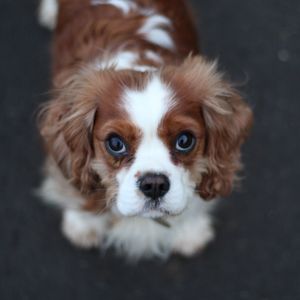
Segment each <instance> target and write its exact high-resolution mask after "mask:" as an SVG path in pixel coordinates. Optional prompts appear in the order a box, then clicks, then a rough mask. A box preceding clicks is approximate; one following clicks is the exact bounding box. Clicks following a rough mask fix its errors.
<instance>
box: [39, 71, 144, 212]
mask: <svg viewBox="0 0 300 300" xmlns="http://www.w3.org/2000/svg"><path fill="white" fill-rule="evenodd" d="M148 77H149V75H148V74H146V73H139V72H135V71H120V72H116V71H114V70H106V71H94V70H90V69H82V70H80V71H77V72H75V73H73V75H70V76H67V77H66V79H65V80H64V82H63V83H61V88H60V89H59V90H58V91H56V93H55V98H54V99H53V100H51V101H50V102H49V103H48V104H47V105H46V106H45V107H44V108H43V110H42V111H41V114H40V131H41V135H42V137H43V139H44V142H45V146H46V149H47V151H48V153H49V155H50V156H52V157H53V158H54V160H55V161H56V163H57V165H58V166H59V167H60V169H61V170H62V172H63V174H64V176H65V177H66V178H67V179H68V180H69V181H70V182H71V183H72V184H73V185H74V186H75V187H76V188H77V189H78V190H79V191H80V192H81V193H82V195H83V196H84V197H85V198H86V199H87V203H86V205H85V208H87V209H96V210H102V209H103V208H105V207H106V205H107V201H109V200H111V198H112V197H113V194H114V193H115V191H116V187H115V185H116V183H115V181H114V180H110V179H111V178H112V176H111V174H110V173H108V174H107V173H97V172H95V170H94V169H93V167H92V161H95V159H96V160H97V159H99V160H101V159H102V162H103V161H105V163H106V162H110V161H111V160H110V158H108V157H107V153H106V152H105V151H104V149H103V143H101V141H102V140H103V139H104V138H105V134H107V133H108V132H109V131H110V130H115V131H118V133H119V134H121V135H123V136H125V135H126V134H127V135H126V138H127V139H128V140H129V139H135V140H137V139H138V137H137V136H138V132H137V130H136V129H135V128H133V125H131V124H129V123H128V122H126V113H125V111H124V110H123V109H122V105H121V95H122V91H123V89H124V87H129V88H133V89H141V88H143V86H144V85H145V84H146V82H147V80H148ZM128 133H129V134H128ZM99 140H100V143H98V141H99ZM130 142H131V141H130ZM132 145H134V143H132ZM108 166H110V167H111V168H107V170H110V171H112V170H113V164H111V165H110V164H109V163H108ZM104 177H105V178H104ZM108 191H109V193H108ZM108 194H109V195H108Z"/></svg>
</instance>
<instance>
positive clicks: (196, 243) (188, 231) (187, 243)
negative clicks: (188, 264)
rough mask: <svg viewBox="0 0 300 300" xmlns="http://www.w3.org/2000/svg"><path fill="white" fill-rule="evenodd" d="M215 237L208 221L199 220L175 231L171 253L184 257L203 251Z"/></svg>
mask: <svg viewBox="0 0 300 300" xmlns="http://www.w3.org/2000/svg"><path fill="white" fill-rule="evenodd" d="M214 237H215V233H214V229H213V228H212V226H211V221H210V219H206V218H205V219H199V220H195V221H194V222H190V223H188V224H184V226H182V228H180V229H179V230H177V231H176V234H175V237H174V240H173V247H172V248H173V252H174V253H176V254H179V255H183V256H186V257H190V256H193V255H194V254H196V253H199V252H200V251H201V250H203V249H204V248H205V247H206V246H207V244H209V243H210V242H211V241H212V240H213V239H214Z"/></svg>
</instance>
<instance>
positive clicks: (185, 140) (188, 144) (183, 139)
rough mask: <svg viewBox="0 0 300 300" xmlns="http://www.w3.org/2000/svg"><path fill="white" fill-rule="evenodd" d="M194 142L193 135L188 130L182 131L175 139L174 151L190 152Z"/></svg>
mask: <svg viewBox="0 0 300 300" xmlns="http://www.w3.org/2000/svg"><path fill="white" fill-rule="evenodd" d="M195 144H196V138H195V136H194V135H193V134H192V133H190V132H182V133H181V134H180V135H179V136H178V137H177V140H176V151H177V152H181V153H188V152H191V151H192V150H193V149H194V147H195Z"/></svg>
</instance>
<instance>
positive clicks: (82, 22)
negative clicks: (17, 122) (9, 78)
mask: <svg viewBox="0 0 300 300" xmlns="http://www.w3.org/2000/svg"><path fill="white" fill-rule="evenodd" d="M39 19H40V22H41V23H42V24H43V25H45V26H46V27H48V28H51V29H54V38H53V49H52V54H53V65H52V75H53V77H52V78H53V81H52V82H53V93H52V99H51V100H50V101H49V102H48V103H46V104H45V105H44V107H43V108H42V110H41V113H40V118H39V129H40V133H41V136H42V139H43V142H44V145H45V149H46V153H47V159H46V164H45V180H44V181H43V183H42V186H41V189H40V194H41V196H42V197H43V198H44V199H45V200H46V201H48V202H49V203H52V204H55V205H57V206H58V207H60V209H61V211H62V232H63V233H64V235H65V236H66V237H67V238H68V239H69V240H70V241H71V242H72V243H73V244H74V245H76V246H78V247H81V248H84V249H89V248H93V247H100V248H102V249H107V248H113V249H115V252H116V253H118V254H121V255H124V256H125V257H127V258H128V259H131V260H138V259H140V258H151V257H160V258H167V257H168V256H169V255H170V254H172V253H175V254H179V255H183V256H187V257H189V256H192V255H194V254H195V253H197V252H199V251H200V250H202V249H204V248H205V246H206V245H207V244H208V243H209V242H211V241H212V240H213V239H214V235H215V234H214V228H213V218H212V211H213V209H214V207H215V205H216V203H217V200H216V199H218V198H221V197H226V196H228V195H229V194H230V192H231V190H232V188H233V186H234V183H235V182H236V179H237V177H238V176H237V173H238V171H239V170H240V169H241V159H240V147H241V145H242V144H243V142H244V141H245V139H246V137H247V135H248V132H249V130H250V128H251V124H252V111H251V109H250V107H249V106H248V105H247V104H246V102H245V101H244V100H243V99H242V97H241V96H240V94H239V93H238V92H237V91H236V90H235V88H234V87H233V86H232V84H231V83H230V82H229V81H228V80H226V79H225V78H224V75H223V74H222V73H221V72H220V71H218V67H217V63H216V62H213V61H209V60H207V59H205V58H204V57H203V56H202V55H201V54H200V52H199V46H198V42H197V33H196V30H195V26H194V21H193V18H192V15H191V13H190V10H189V8H188V7H187V4H186V3H185V1H184V0H172V1H166V0H58V1H57V0H43V1H42V2H41V6H40V11H39ZM212 199H215V201H208V200H212Z"/></svg>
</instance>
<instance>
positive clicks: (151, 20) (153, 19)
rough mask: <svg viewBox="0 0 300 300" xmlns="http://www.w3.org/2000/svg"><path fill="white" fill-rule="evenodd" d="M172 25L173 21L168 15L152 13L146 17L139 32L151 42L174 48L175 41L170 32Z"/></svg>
mask: <svg viewBox="0 0 300 300" xmlns="http://www.w3.org/2000/svg"><path fill="white" fill-rule="evenodd" d="M161 27H165V28H161ZM170 27H171V21H170V20H169V19H168V18H167V17H165V16H162V15H152V16H150V17H148V18H147V19H146V21H145V23H144V24H143V26H142V27H141V28H140V29H139V31H138V33H139V34H141V35H143V36H144V37H145V39H146V40H147V41H149V42H152V43H154V44H156V45H159V46H161V47H164V48H167V49H174V47H175V45H174V42H173V40H172V38H171V36H170V33H169V32H168V29H169V28H170Z"/></svg>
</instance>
